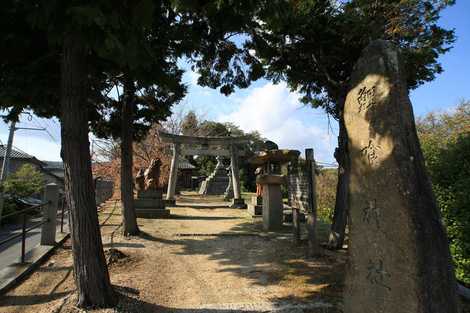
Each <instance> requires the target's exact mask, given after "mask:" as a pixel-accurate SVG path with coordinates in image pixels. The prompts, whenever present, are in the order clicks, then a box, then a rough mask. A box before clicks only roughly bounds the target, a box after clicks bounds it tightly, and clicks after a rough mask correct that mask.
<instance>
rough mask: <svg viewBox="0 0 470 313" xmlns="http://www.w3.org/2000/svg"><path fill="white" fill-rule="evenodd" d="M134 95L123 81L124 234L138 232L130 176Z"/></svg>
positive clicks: (122, 196)
mask: <svg viewBox="0 0 470 313" xmlns="http://www.w3.org/2000/svg"><path fill="white" fill-rule="evenodd" d="M134 95H135V87H134V83H133V82H132V81H128V80H126V81H125V83H124V98H123V99H122V110H121V203H122V206H121V207H122V225H123V233H124V236H135V235H138V234H139V227H138V226H137V216H136V213H135V209H134V182H133V178H132V167H133V160H132V154H133V147H132V141H133V134H132V132H133V128H132V121H133V106H134Z"/></svg>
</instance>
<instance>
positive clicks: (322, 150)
mask: <svg viewBox="0 0 470 313" xmlns="http://www.w3.org/2000/svg"><path fill="white" fill-rule="evenodd" d="M439 24H440V25H441V26H443V27H445V28H450V29H452V28H453V29H455V31H456V36H457V41H456V42H455V44H454V47H453V49H451V50H450V52H448V53H447V54H445V55H443V56H441V57H440V59H439V61H440V63H441V64H442V66H443V68H444V72H443V73H442V74H440V75H438V76H437V78H436V79H435V80H434V81H432V82H429V83H426V84H424V85H422V86H420V87H419V88H417V89H416V90H413V91H411V92H410V97H411V102H412V103H413V110H414V113H415V116H418V117H419V116H424V115H426V114H427V113H429V112H432V111H441V112H442V111H449V110H452V108H454V107H455V106H456V105H457V104H458V103H459V101H461V100H463V99H468V100H470V1H468V0H457V3H456V5H454V6H452V7H449V8H446V9H445V10H444V11H443V12H442V17H441V20H440V22H439ZM183 81H184V82H185V83H186V84H187V85H188V87H189V88H188V94H187V96H186V97H185V99H184V100H183V101H182V102H181V103H180V104H179V105H177V106H175V107H174V112H188V111H190V110H194V111H196V112H197V113H198V115H200V116H202V117H203V118H204V119H208V120H216V121H220V122H232V123H234V124H236V125H238V126H239V127H240V128H241V129H243V130H244V131H254V130H257V131H259V132H260V133H261V135H262V136H263V137H265V138H267V139H269V140H272V141H274V142H276V143H277V144H278V145H279V147H280V148H284V149H297V150H300V151H304V150H305V149H306V148H313V149H314V151H315V159H316V160H317V161H319V162H324V163H335V160H334V158H333V152H334V149H335V147H336V144H337V135H338V126H337V123H336V122H335V121H334V120H332V119H329V118H328V116H327V115H326V114H325V113H324V112H323V111H322V110H321V109H311V108H308V107H303V106H302V105H301V104H300V102H299V101H298V98H299V95H297V94H296V93H293V92H290V91H289V90H288V88H287V87H286V85H285V84H284V83H280V84H277V85H274V84H272V83H271V82H269V81H267V80H264V79H261V80H258V81H256V82H255V83H253V84H252V85H251V86H250V87H249V88H247V89H243V90H237V91H236V92H235V93H234V94H232V95H231V96H228V97H226V96H224V95H222V94H220V93H219V91H217V90H213V89H210V88H203V87H200V86H198V85H197V84H196V81H197V74H196V73H194V72H191V71H187V72H186V73H185V74H184V77H183ZM17 126H19V127H33V128H45V129H46V131H40V130H22V129H20V130H17V131H16V132H15V137H14V141H13V145H14V147H16V148H17V149H20V150H22V151H24V152H26V153H28V154H30V155H33V156H35V157H36V158H38V159H40V160H50V161H58V160H60V127H59V123H58V121H57V120H55V119H52V120H51V119H50V120H46V119H40V118H38V117H35V116H31V117H29V116H27V115H24V116H23V117H22V118H21V121H20V123H19V124H17ZM7 138H8V125H6V124H5V123H3V122H0V141H1V143H3V144H6V142H7Z"/></svg>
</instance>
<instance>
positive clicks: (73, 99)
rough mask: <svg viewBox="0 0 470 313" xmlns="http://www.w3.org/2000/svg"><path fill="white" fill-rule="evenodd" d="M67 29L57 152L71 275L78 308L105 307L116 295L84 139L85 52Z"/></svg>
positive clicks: (86, 144) (77, 39) (86, 133)
mask: <svg viewBox="0 0 470 313" xmlns="http://www.w3.org/2000/svg"><path fill="white" fill-rule="evenodd" d="M77 37H78V36H74V34H67V35H66V36H65V40H64V47H63V55H62V64H61V72H62V78H61V137H62V150H61V155H62V159H63V161H64V169H65V190H66V199H67V203H68V205H69V208H70V222H71V240H72V254H73V264H74V278H75V283H76V285H77V291H78V306H79V307H110V306H113V305H115V303H116V296H115V293H114V291H113V288H112V286H111V282H110V280H109V273H108V268H107V266H106V261H105V257H104V253H103V243H102V241H101V233H100V228H99V224H98V214H97V210H96V203H95V190H94V188H93V178H92V172H91V157H90V143H89V141H88V113H87V109H86V106H87V103H86V101H87V98H88V97H87V92H88V86H87V71H86V51H85V49H84V48H83V47H84V45H83V44H82V43H81V41H80V39H79V38H77Z"/></svg>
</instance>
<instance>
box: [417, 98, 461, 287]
mask: <svg viewBox="0 0 470 313" xmlns="http://www.w3.org/2000/svg"><path fill="white" fill-rule="evenodd" d="M417 129H418V134H419V137H420V141H421V147H422V149H423V153H424V156H425V159H426V167H427V169H428V171H429V174H430V176H431V180H432V183H433V190H434V194H435V195H436V200H437V203H438V205H439V208H440V209H441V212H442V216H443V218H444V222H445V225H446V227H447V233H448V234H449V239H450V251H451V253H452V257H453V259H454V264H455V270H456V275H457V278H458V279H460V280H461V281H464V282H466V283H470V246H469V245H468V242H469V240H470V195H469V193H468V187H469V186H470V163H469V160H470V102H468V101H465V102H462V103H461V104H460V105H459V106H458V107H457V108H456V109H455V111H454V112H452V113H430V114H429V115H427V116H426V117H425V118H422V119H420V120H418V122H417Z"/></svg>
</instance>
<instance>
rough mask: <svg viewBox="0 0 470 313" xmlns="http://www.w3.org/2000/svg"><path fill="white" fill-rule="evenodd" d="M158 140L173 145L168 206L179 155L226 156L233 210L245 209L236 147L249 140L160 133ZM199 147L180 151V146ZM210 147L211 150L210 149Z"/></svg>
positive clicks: (171, 198) (171, 199) (172, 202)
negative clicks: (230, 168)
mask: <svg viewBox="0 0 470 313" xmlns="http://www.w3.org/2000/svg"><path fill="white" fill-rule="evenodd" d="M159 135H160V139H161V140H162V141H163V142H167V143H171V144H172V145H173V157H172V159H171V167H170V178H169V181H168V190H167V193H166V202H167V203H169V204H174V203H175V189H176V180H177V171H178V160H179V158H178V156H179V155H183V156H185V155H212V156H226V157H230V164H231V167H232V182H233V202H232V206H231V207H233V208H246V204H245V201H244V200H243V199H242V197H241V194H240V173H239V171H240V170H239V167H238V156H239V155H240V154H239V151H238V147H237V145H242V144H246V143H249V139H248V138H245V137H195V136H183V135H173V134H167V133H163V132H160V134H159ZM182 144H184V145H200V146H202V148H197V149H192V148H186V147H185V149H181V145H182ZM211 146H212V149H211ZM213 146H224V147H227V148H228V149H215V148H214V147H213Z"/></svg>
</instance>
